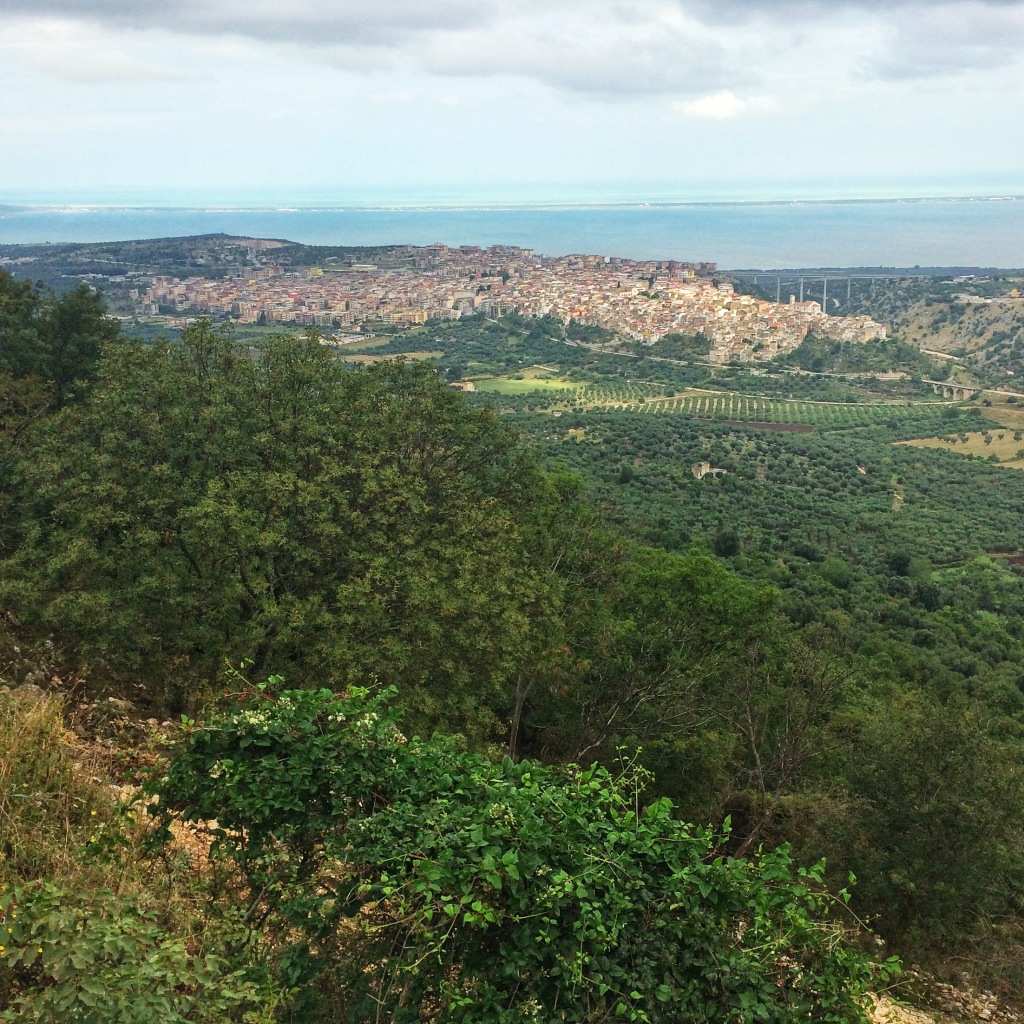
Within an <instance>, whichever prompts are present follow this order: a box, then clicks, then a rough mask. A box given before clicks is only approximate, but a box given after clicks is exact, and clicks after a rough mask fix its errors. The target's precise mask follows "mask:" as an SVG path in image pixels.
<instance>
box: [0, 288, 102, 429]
mask: <svg viewBox="0 0 1024 1024" xmlns="http://www.w3.org/2000/svg"><path fill="white" fill-rule="evenodd" d="M118 331H119V327H118V325H117V323H116V322H114V321H113V320H109V319H107V317H106V311H105V308H104V306H103V302H102V300H101V298H100V297H99V295H97V294H96V293H95V292H93V291H92V290H91V289H90V288H88V287H87V286H86V285H79V287H77V288H75V289H74V290H72V291H70V292H67V293H66V294H65V295H62V296H60V297H59V298H58V297H56V296H54V295H53V294H52V293H51V292H49V291H48V290H46V289H44V288H42V287H41V286H38V285H36V286H34V285H32V284H31V283H30V282H27V281H23V282H22V281H15V280H14V279H13V278H12V277H11V275H10V274H7V273H6V272H4V271H2V270H0V403H3V404H8V403H9V401H10V399H7V398H6V396H7V395H8V394H9V392H10V390H11V381H18V380H22V379H24V378H35V379H37V380H39V381H42V382H44V383H45V384H46V386H47V390H48V391H49V393H50V399H51V402H52V404H53V406H54V407H55V408H58V409H59V408H61V407H63V406H64V405H65V404H67V402H68V401H69V400H70V399H71V398H72V396H73V394H74V385H75V383H76V382H78V381H85V380H88V379H90V378H91V376H92V374H93V371H94V369H95V366H96V363H97V360H98V359H99V354H100V350H101V348H102V346H103V345H104V344H105V343H107V342H109V341H112V340H113V339H114V338H115V337H116V336H117V334H118ZM5 377H6V378H7V380H6V383H5Z"/></svg>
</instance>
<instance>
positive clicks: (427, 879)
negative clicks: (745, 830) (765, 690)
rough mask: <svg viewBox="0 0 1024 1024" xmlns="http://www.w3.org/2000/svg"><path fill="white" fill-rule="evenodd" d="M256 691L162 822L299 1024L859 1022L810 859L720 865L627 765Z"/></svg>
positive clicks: (370, 707) (349, 700)
mask: <svg viewBox="0 0 1024 1024" xmlns="http://www.w3.org/2000/svg"><path fill="white" fill-rule="evenodd" d="M272 685H273V684H271V685H270V686H264V687H262V688H259V689H256V690H252V691H248V692H246V693H243V694H241V695H240V696H239V697H238V698H237V699H235V700H233V701H232V703H231V704H230V705H229V706H228V707H227V708H226V709H225V710H224V711H223V712H222V713H220V714H218V715H216V716H215V717H214V718H212V719H211V720H210V721H208V722H206V723H205V724H201V725H197V726H195V727H194V728H193V730H192V731H191V735H190V737H189V739H188V742H187V744H186V745H185V746H184V747H183V749H181V751H180V752H179V753H178V755H177V756H176V757H175V758H174V759H173V761H172V762H171V765H170V769H169V773H168V775H167V776H166V778H164V779H163V780H161V782H160V783H159V785H158V786H157V787H156V788H157V789H158V790H159V794H160V798H161V806H162V808H163V812H162V813H163V814H164V816H165V823H169V821H170V817H169V816H170V812H171V809H172V808H176V809H179V810H181V811H182V812H183V815H184V817H185V818H186V819H187V820H191V821H195V822H204V821H211V820H212V819H216V821H215V823H212V824H211V825H210V826H209V828H210V832H211V835H212V837H213V840H214V843H213V847H212V851H211V852H212V855H213V856H215V857H222V858H227V859H230V860H232V861H234V862H235V863H236V864H237V866H238V867H239V868H240V869H241V872H242V874H243V875H244V877H245V878H246V881H247V885H248V890H249V892H248V900H249V908H248V911H247V920H248V921H249V922H251V927H252V929H253V931H254V932H257V931H260V932H263V933H266V932H268V931H269V932H271V933H273V934H275V935H277V936H279V937H280V938H279V941H278V948H279V954H278V955H279V962H280V963H281V964H282V965H283V968H282V970H283V971H284V972H286V973H287V975H288V977H287V978H284V979H282V980H284V981H286V982H288V983H291V984H292V985H294V986H295V987H296V989H297V990H298V991H300V992H303V993H305V997H306V1001H305V1003H304V1008H303V1019H314V1018H315V1017H317V1016H319V1018H320V1019H330V1020H340V1019H347V1020H368V1019H376V1020H387V1021H392V1022H395V1024H400V1022H413V1021H421V1020H424V1019H430V1020H436V1021H465V1022H473V1024H489V1022H494V1024H499V1022H509V1024H511V1022H513V1021H515V1022H519V1021H523V1020H539V1021H540V1020H542V1021H563V1020H564V1021H580V1022H584V1021H585V1022H596V1021H613V1020H614V1021H618V1020H623V1021H625V1020H631V1021H649V1022H666V1024H667V1022H670V1021H671V1022H677V1021H680V1020H686V1021H695V1022H699V1021H707V1022H712V1021H714V1022H716V1024H718V1022H722V1021H751V1022H752V1021H766V1022H773V1021H777V1022H780V1024H781V1022H783V1021H786V1022H789V1021H793V1020H797V1019H803V1020H817V1021H829V1022H836V1024H838V1022H854V1021H862V1020H864V1019H865V1013H864V1000H865V994H866V991H867V988H868V985H869V982H870V981H871V979H872V969H871V967H870V965H869V963H868V961H867V960H866V959H865V958H864V957H863V956H862V955H860V954H859V953H857V952H854V951H853V950H851V949H850V948H849V947H848V946H846V945H845V944H844V942H843V941H842V938H841V935H840V933H839V931H838V929H837V928H836V926H835V925H832V924H829V923H828V922H827V918H828V913H829V909H830V905H831V902H832V901H831V900H830V899H829V898H828V897H827V896H825V895H824V894H823V893H822V891H821V888H820V885H819V882H820V868H814V869H810V870H804V869H800V868H796V867H795V866H794V865H793V864H792V862H791V860H790V858H789V856H788V854H787V851H786V850H785V849H781V850H777V851H775V852H771V853H765V854H763V855H760V856H758V857H755V858H752V859H750V860H736V859H732V858H728V857H724V856H721V855H719V852H718V841H717V840H716V839H715V837H713V836H712V835H711V834H710V833H708V832H705V831H703V830H700V829H695V828H693V827H691V826H689V825H685V824H683V823H681V822H679V821H677V820H675V819H673V817H672V806H671V804H670V803H669V802H668V801H667V800H659V801H656V802H654V803H653V804H651V805H650V806H644V804H643V801H642V797H641V783H642V779H641V778H639V777H637V776H636V775H635V774H630V773H627V774H625V775H623V776H622V777H619V778H615V777H613V776H612V775H610V774H609V773H608V772H607V771H605V770H604V769H601V768H592V769H589V770H585V771H584V770H571V771H563V770H558V769H553V768H547V767H543V766H540V765H537V764H534V763H529V762H523V763H519V764H516V763H513V762H512V761H509V760H505V761H502V762H500V763H492V762H490V761H488V760H486V759H485V758H483V757H480V756H477V755H472V754H465V753H461V752H459V751H457V750H455V749H453V748H452V747H451V746H450V745H448V744H447V743H445V742H443V741H439V740H419V739H413V740H409V741H407V740H406V739H405V737H403V736H402V734H401V733H400V732H399V730H398V726H397V723H396V721H395V718H394V716H393V715H392V713H390V712H389V711H388V710H387V708H386V706H385V704H384V701H383V699H382V698H381V697H374V696H371V695H370V694H369V693H368V692H367V691H365V690H352V691H351V693H350V694H349V695H347V696H338V695H336V694H334V693H332V692H331V691H328V690H320V691H309V690H306V691H283V692H280V693H277V694H275V693H273V692H272ZM384 696H385V697H388V696H391V693H386V694H385V695H384ZM286 937H287V938H286ZM889 967H891V965H889ZM886 970H888V967H887V968H886ZM883 973H885V972H884V971H883ZM318 1003H319V1005H318Z"/></svg>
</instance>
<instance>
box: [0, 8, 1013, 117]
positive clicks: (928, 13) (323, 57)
mask: <svg viewBox="0 0 1024 1024" xmlns="http://www.w3.org/2000/svg"><path fill="white" fill-rule="evenodd" d="M4 18H6V19H7V20H8V22H10V21H11V20H15V19H20V20H22V21H23V22H25V23H28V22H30V21H31V23H32V24H40V23H44V24H45V21H44V20H43V19H46V18H50V19H56V20H57V21H60V22H61V23H64V24H67V23H70V22H74V23H77V24H85V25H89V26H92V27H93V28H94V29H96V30H97V31H99V30H113V31H117V32H121V33H125V32H128V33H133V34H136V35H139V34H143V33H146V32H151V31H154V30H159V31H162V32H166V33H173V34H175V35H177V36H179V37H182V36H184V37H195V38H201V39H205V40H211V39H221V40H225V41H227V40H228V39H231V40H250V41H252V42H253V43H255V44H259V45H260V46H264V47H265V46H270V47H277V48H279V49H281V50H282V51H284V52H291V53H294V52H296V51H301V52H302V54H303V55H304V56H306V57H307V59H308V58H309V57H312V58H314V59H316V60H319V61H322V62H326V63H329V64H331V65H333V66H335V67H337V68H341V69H344V70H348V71H353V72H356V73H359V74H373V73H389V72H424V71H425V72H427V73H432V74H435V75H445V76H464V77H465V76H480V75H488V76H499V75H501V76H513V77H518V78H520V79H523V80H530V81H534V82H538V83H541V84H542V85H544V86H547V87H550V88H553V89H557V90H560V91H563V92H567V93H575V94H578V95H595V96H599V97H604V98H607V97H618V98H625V99H629V98H635V97H642V96H655V95H664V96H670V97H675V98H676V99H677V100H680V101H685V102H693V103H699V102H703V100H707V99H708V98H709V97H714V96H718V95H720V94H724V93H726V92H729V91H733V92H743V91H747V90H750V89H752V88H758V87H761V88H765V87H768V88H771V86H770V83H768V84H767V86H766V85H765V83H766V80H767V79H768V77H769V75H770V74H772V73H775V74H777V75H778V74H785V71H784V70H783V71H780V70H779V68H780V67H784V65H785V62H786V59H787V56H788V57H790V58H791V61H790V64H791V66H796V62H797V58H798V57H799V58H800V59H804V58H806V57H807V56H808V55H810V56H811V57H812V58H813V56H814V54H813V51H812V50H809V49H808V46H807V43H806V40H807V39H808V38H810V39H812V40H817V39H821V38H823V37H824V35H825V34H827V33H828V32H846V31H850V32H851V33H853V34H854V35H857V37H858V40H859V39H860V38H861V37H864V36H867V35H871V36H872V40H873V43H872V46H873V48H872V49H871V50H870V51H866V52H864V53H859V54H858V55H857V56H858V59H859V67H860V70H861V73H862V75H864V76H866V77H874V78H880V79H894V78H911V77H920V76H925V75H930V76H936V75H947V74H956V73H958V72H960V71H961V70H964V69H972V68H977V69H984V68H987V67H992V66H1001V65H1004V64H1006V63H1009V62H1011V61H1014V60H1016V59H1018V56H1019V54H1020V52H1021V49H1022V44H1024V0H938V2H936V0H516V2H515V3H512V4H499V3H496V2H491V3H487V2H481V0H289V3H288V4H283V3H281V0H159V2H147V0H141V2H140V0H0V19H4ZM0 24H2V22H0ZM863 25H867V26H868V28H869V29H876V30H877V31H875V32H874V33H873V34H872V33H871V32H867V31H865V30H864V28H863ZM6 31H7V29H6V28H2V29H0V34H2V33H3V32H6ZM55 52H56V51H55ZM76 59H77V60H78V63H77V64H76V62H75V61H71V62H70V63H65V62H64V61H63V60H62V58H60V57H59V56H57V57H54V58H53V59H51V60H49V66H50V68H51V70H52V72H53V73H54V74H58V75H63V76H64V77H69V76H75V75H77V76H78V80H81V81H88V80H102V79H103V76H104V75H106V76H108V80H114V79H115V78H117V76H121V77H122V78H124V79H127V78H130V77H131V76H133V75H135V76H144V75H145V74H146V73H147V68H146V66H143V65H142V64H139V63H136V62H135V60H136V59H135V58H134V57H133V56H132V55H131V52H130V51H129V50H125V49H124V48H121V49H118V48H116V47H115V48H113V49H110V50H109V52H107V53H106V55H105V56H104V57H103V60H99V59H98V58H96V59H94V58H92V57H90V58H89V60H85V59H84V58H82V57H81V55H79V56H78V57H77V58H76ZM90 62H91V63H90ZM37 65H38V66H39V67H41V68H42V67H45V66H47V58H46V57H45V55H44V56H40V57H39V59H38V61H37ZM826 65H827V60H826V59H825V58H822V59H821V67H822V68H824V69H825V70H826V71H827V72H828V73H830V74H831V75H832V76H833V77H836V76H837V75H838V74H839V73H840V72H839V70H837V69H830V68H828V67H826ZM76 67H77V68H78V70H75V68H76ZM149 73H150V74H151V75H153V76H156V77H158V76H159V74H160V73H161V69H160V68H159V67H158V66H149ZM163 73H165V74H167V75H172V71H171V69H166V68H165V69H163ZM90 76H93V78H90ZM168 80H169V79H168ZM772 91H775V90H774V89H772ZM727 108H728V104H727V103H725V102H724V101H719V102H718V103H717V104H712V105H711V107H710V108H709V109H716V110H725V109H727ZM697 109H700V108H697ZM740 112H745V111H740ZM684 113H685V111H684ZM687 116H722V115H721V114H716V115H702V114H699V113H695V114H689V115H687ZM728 116H736V115H735V114H733V115H728Z"/></svg>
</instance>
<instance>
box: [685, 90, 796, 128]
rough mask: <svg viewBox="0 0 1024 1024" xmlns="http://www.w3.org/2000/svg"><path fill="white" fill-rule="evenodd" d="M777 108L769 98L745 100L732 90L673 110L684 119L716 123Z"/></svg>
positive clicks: (690, 101)
mask: <svg viewBox="0 0 1024 1024" xmlns="http://www.w3.org/2000/svg"><path fill="white" fill-rule="evenodd" d="M775 107H776V105H775V102H774V101H773V100H770V99H768V98H767V97H763V96H759V97H755V98H753V99H749V100H743V99H740V97H739V96H737V95H736V94H735V93H734V92H732V91H731V90H730V89H726V90H724V91H723V92H716V93H714V94H713V95H711V96H701V97H700V98H699V99H695V100H688V101H676V102H675V103H673V104H672V109H673V110H674V111H675V112H676V113H677V114H681V115H682V116H683V117H693V118H709V119H711V120H714V121H727V120H730V119H731V118H734V117H740V116H741V115H743V114H755V113H766V112H769V111H772V110H774V109H775Z"/></svg>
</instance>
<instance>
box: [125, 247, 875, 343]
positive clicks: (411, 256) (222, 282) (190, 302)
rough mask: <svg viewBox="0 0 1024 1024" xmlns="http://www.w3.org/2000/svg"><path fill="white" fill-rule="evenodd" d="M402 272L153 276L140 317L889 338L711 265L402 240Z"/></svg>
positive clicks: (713, 338) (341, 267) (636, 337)
mask: <svg viewBox="0 0 1024 1024" xmlns="http://www.w3.org/2000/svg"><path fill="white" fill-rule="evenodd" d="M389 255H390V257H391V259H392V261H394V260H395V259H396V258H397V259H398V260H400V262H401V263H402V265H401V266H400V267H395V266H388V267H378V266H375V265H373V264H359V263H342V262H341V261H337V260H335V261H332V260H327V261H325V263H324V264H323V265H322V266H316V267H310V268H306V269H303V270H301V271H296V270H294V269H289V268H286V267H284V266H280V265H273V264H267V265H262V266H258V267H244V268H241V269H239V270H238V271H237V272H235V273H234V274H231V275H229V276H227V277H224V278H220V279H211V278H205V277H190V278H187V279H185V280H179V279H177V278H173V277H153V278H150V279H149V283H148V287H147V288H146V289H145V291H144V292H143V293H141V294H139V295H138V306H137V311H138V313H140V314H141V315H143V316H172V317H174V316H177V317H184V316H189V315H207V316H214V317H217V316H220V317H224V318H233V319H235V320H237V321H240V322H242V323H267V324H297V325H305V326H309V327H317V328H326V329H336V328H341V329H344V330H347V331H353V330H357V329H359V328H360V327H362V326H364V325H365V326H368V327H371V328H372V326H373V325H375V324H380V323H381V322H384V323H392V324H402V325H412V324H418V323H425V322H426V321H428V320H444V319H449V320H450V319H458V318H461V317H465V316H474V315H484V316H489V317H498V316H502V315H504V314H506V313H510V312H518V313H521V314H523V315H526V316H544V315H549V316H554V317H558V318H560V319H562V320H565V321H569V320H571V319H574V320H577V321H580V322H582V323H586V324H596V325H599V326H601V327H605V328H607V329H609V330H611V331H614V332H615V333H616V334H618V335H620V336H623V337H625V338H628V339H630V340H633V341H639V342H648V343H653V342H655V341H657V340H658V339H659V338H662V337H664V336H665V335H666V334H673V333H678V334H688V335H693V334H698V333H700V334H703V335H704V336H705V337H706V338H707V339H708V340H709V342H710V345H711V354H710V358H711V360H712V361H714V362H728V361H730V360H741V361H751V360H760V359H771V358H774V357H775V356H777V355H780V354H783V353H785V352H788V351H790V350H792V349H793V348H795V347H796V346H797V345H799V344H800V342H801V341H802V340H803V339H804V337H806V335H807V334H808V333H809V332H813V333H814V334H816V335H817V336H819V337H827V338H834V339H837V340H843V341H868V340H870V339H872V338H880V337H885V327H884V326H883V325H882V324H879V323H876V322H874V321H872V320H871V319H869V318H868V317H831V316H827V315H826V314H825V313H824V312H823V311H822V310H821V307H820V306H819V305H818V303H816V302H795V301H793V300H791V301H790V302H789V303H777V302H767V301H764V300H760V299H756V298H754V297H753V296H750V295H741V294H737V293H736V292H735V291H734V289H733V286H732V285H731V284H729V283H728V282H717V281H716V280H714V279H713V275H714V273H715V271H716V267H715V265H714V264H711V263H684V262H679V261H676V260H630V259H621V258H616V257H610V256H586V255H570V256H557V257H553V256H541V255H537V254H535V253H534V252H533V251H532V250H530V249H522V248H519V247H517V246H498V245H495V246H490V247H489V248H486V249H485V248H481V247H479V246H462V247H460V248H457V249H456V248H449V247H448V246H445V245H440V244H438V245H432V246H424V247H412V246H408V247H399V249H397V250H392V251H391V252H390V254H389Z"/></svg>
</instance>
